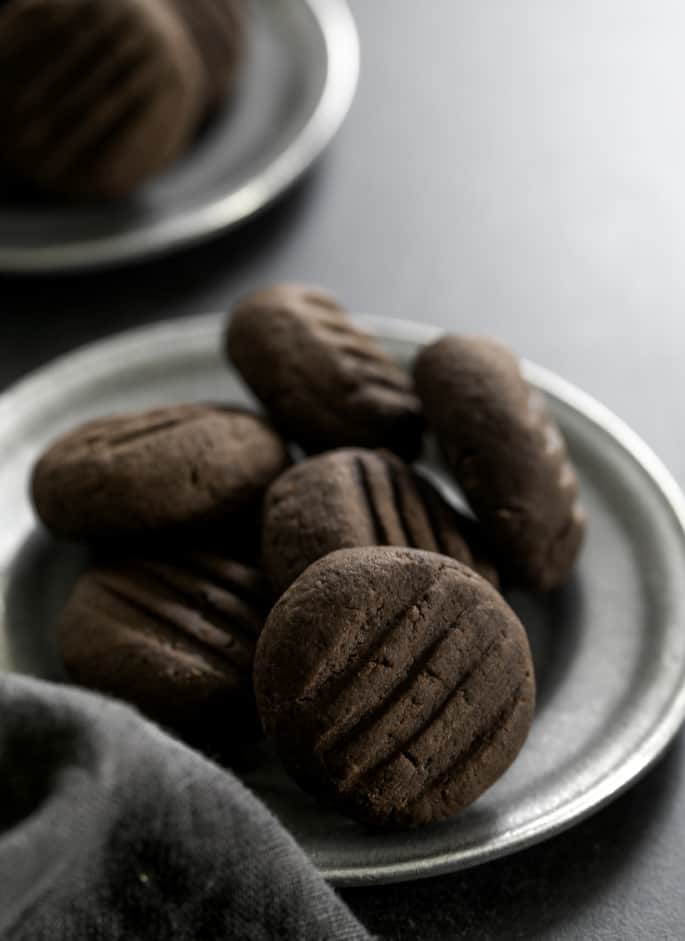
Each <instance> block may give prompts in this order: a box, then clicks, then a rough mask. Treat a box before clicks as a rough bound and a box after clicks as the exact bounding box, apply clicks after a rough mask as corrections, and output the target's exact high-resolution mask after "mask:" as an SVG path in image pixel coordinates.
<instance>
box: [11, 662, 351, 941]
mask: <svg viewBox="0 0 685 941" xmlns="http://www.w3.org/2000/svg"><path fill="white" fill-rule="evenodd" d="M368 937H369V936H368V935H367V933H366V932H365V931H364V929H363V928H362V927H361V926H360V925H359V923H358V922H357V921H356V920H355V918H354V917H353V916H352V914H351V913H350V912H349V911H348V909H347V908H346V907H345V905H344V904H343V903H342V902H341V901H340V899H338V897H337V896H336V895H335V893H334V892H333V891H332V890H331V889H330V888H329V886H328V885H326V883H325V882H324V881H323V880H322V879H321V878H320V876H319V875H318V873H317V872H316V871H315V870H314V868H313V867H312V865H311V864H310V863H309V861H308V860H307V858H306V857H305V855H304V853H303V852H302V850H301V849H300V848H299V847H298V846H297V844H296V843H295V842H294V841H293V840H292V839H291V837H290V836H289V835H288V834H287V833H286V831H285V830H284V829H283V828H282V827H281V826H280V824H279V823H278V822H277V821H276V819H275V818H274V817H273V816H272V815H271V814H270V813H269V811H268V810H267V809H266V808H265V807H264V806H263V805H262V804H261V803H260V802H259V801H258V800H257V799H256V798H255V797H254V796H253V795H252V794H250V793H249V792H248V791H247V790H246V789H245V788H244V787H243V786H242V784H241V783H240V782H239V781H238V780H237V779H236V778H235V777H234V776H233V775H232V774H230V773H229V772H226V771H224V770H222V769H220V768H219V767H217V766H215V765H213V764H212V763H211V762H209V761H206V760H205V759H204V758H202V757H201V756H200V755H199V754H196V753H195V752H193V751H191V750H190V749H188V748H185V747H184V746H183V745H181V744H180V743H178V742H176V741H174V740H173V739H171V738H170V737H168V736H166V735H165V734H164V733H163V732H161V731H160V730H158V729H157V728H156V727H155V726H153V725H151V724H150V723H148V722H145V721H144V720H143V719H141V718H140V717H139V716H138V715H137V714H136V713H135V712H133V711H132V710H130V709H128V708H126V707H125V706H121V705H119V704H117V703H114V702H110V701H108V700H106V699H104V698H101V697H98V696H94V695H90V694H88V693H84V692H81V691H78V690H74V689H67V688H64V687H60V686H53V685H50V684H47V683H41V682H38V681H36V680H31V679H26V678H22V677H19V676H14V675H10V676H4V677H2V678H0V938H2V939H3V941H43V939H45V941H48V939H49V941H67V939H69V941H76V939H78V941H91V939H93V941H100V939H107V941H110V939H112V941H114V939H117V941H118V939H126V941H136V939H141V941H156V939H165V941H167V939H168V941H172V939H173V941H186V939H193V941H214V939H229V938H230V939H246V941H252V939H271V938H277V939H284V941H289V939H303V941H308V939H316V941H318V939H321V941H325V939H329V938H330V939H344V941H357V939H364V938H368Z"/></svg>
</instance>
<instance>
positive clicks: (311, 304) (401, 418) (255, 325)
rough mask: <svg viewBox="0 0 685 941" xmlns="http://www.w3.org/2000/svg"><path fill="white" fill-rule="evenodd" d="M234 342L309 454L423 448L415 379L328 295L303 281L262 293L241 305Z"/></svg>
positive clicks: (243, 366)
mask: <svg viewBox="0 0 685 941" xmlns="http://www.w3.org/2000/svg"><path fill="white" fill-rule="evenodd" d="M227 345H228V354H229V357H230V359H231V360H232V362H233V363H234V364H235V366H236V367H237V369H238V370H239V371H240V373H241V375H242V376H243V379H244V380H245V381H246V382H247V384H248V385H249V386H250V388H251V389H252V391H253V392H254V393H255V395H256V396H257V397H258V398H259V399H260V400H261V402H262V403H263V404H264V406H265V407H266V409H267V411H268V412H269V414H270V415H271V417H272V419H273V421H274V423H275V424H276V426H277V427H279V428H280V429H281V430H282V431H283V433H284V434H285V435H286V436H288V437H290V438H292V439H293V440H295V441H297V442H298V444H300V445H302V447H303V448H304V449H305V450H306V451H310V452H314V451H324V450H326V449H328V448H335V447H340V446H344V445H360V446H362V447H387V448H390V449H391V450H392V451H396V452H397V453H398V454H401V455H403V456H405V457H414V456H415V455H416V454H417V453H418V451H419V449H420V447H421V435H422V427H423V421H422V417H421V408H420V405H419V402H418V399H417V398H416V396H415V394H414V390H413V384H412V381H411V379H410V377H409V376H408V375H407V374H406V373H405V372H404V370H403V369H401V368H400V366H398V365H397V363H395V362H394V361H393V360H392V359H390V357H389V356H386V354H385V353H384V352H383V351H382V350H381V349H380V347H379V346H378V345H377V344H376V342H375V340H374V339H373V338H372V337H371V336H369V335H368V334H366V333H364V332H363V331H361V330H359V329H357V328H356V327H355V326H354V324H353V323H352V321H351V320H350V319H349V318H348V317H347V315H346V313H345V311H344V310H343V309H342V307H340V306H339V305H338V304H337V303H336V302H335V301H334V300H333V299H332V298H330V297H328V296H327V295H325V294H322V293H320V292H319V291H317V290H313V289H311V288H307V287H303V286H301V285H278V286H276V287H272V288H269V289H267V290H263V291H257V292H255V293H254V294H251V295H249V296H248V297H246V298H244V300H242V301H241V302H240V303H239V304H238V306H237V307H236V308H235V310H234V312H233V316H232V318H231V321H230V324H229V328H228V340H227Z"/></svg>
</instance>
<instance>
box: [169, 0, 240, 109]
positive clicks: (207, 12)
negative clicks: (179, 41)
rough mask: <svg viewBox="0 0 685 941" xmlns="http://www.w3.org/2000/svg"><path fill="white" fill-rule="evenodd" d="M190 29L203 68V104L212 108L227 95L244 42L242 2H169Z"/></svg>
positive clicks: (233, 79) (234, 76) (226, 0)
mask: <svg viewBox="0 0 685 941" xmlns="http://www.w3.org/2000/svg"><path fill="white" fill-rule="evenodd" d="M169 2H171V4H172V6H174V7H175V9H176V10H177V11H178V13H179V15H180V16H181V18H182V20H183V21H184V23H185V24H186V26H187V27H188V29H189V30H190V34H191V36H192V38H193V40H194V42H195V45H196V47H197V49H198V51H199V53H200V59H201V61H202V64H203V66H204V70H205V78H206V87H207V105H208V107H209V108H213V107H216V106H217V105H218V104H220V103H221V102H222V100H223V99H224V98H225V97H226V95H227V94H228V92H230V90H231V88H232V86H233V84H234V82H235V79H236V75H237V72H238V66H239V64H240V61H241V58H242V52H243V46H244V41H245V28H246V25H247V9H246V3H245V0H169Z"/></svg>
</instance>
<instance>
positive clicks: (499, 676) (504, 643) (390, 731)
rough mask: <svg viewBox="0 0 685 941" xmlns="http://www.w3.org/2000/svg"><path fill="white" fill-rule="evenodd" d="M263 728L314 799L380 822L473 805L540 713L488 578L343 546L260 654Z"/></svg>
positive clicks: (511, 627)
mask: <svg viewBox="0 0 685 941" xmlns="http://www.w3.org/2000/svg"><path fill="white" fill-rule="evenodd" d="M254 682H255V693H256V696H257V708H258V710H259V714H260V717H261V719H262V723H263V725H264V728H265V731H266V732H267V734H269V735H273V737H274V739H275V741H276V745H277V747H278V750H279V753H280V755H281V758H282V759H283V762H284V764H285V765H286V767H287V768H288V770H289V771H290V772H291V774H292V775H293V776H294V777H295V779H296V780H297V781H298V782H299V783H300V784H301V786H302V787H304V788H305V789H306V790H307V791H310V792H311V793H312V794H314V795H316V796H318V797H319V798H320V799H322V800H324V801H325V802H327V803H329V804H332V805H333V806H335V807H337V808H338V809H339V810H340V811H341V812H343V813H345V814H347V815H349V816H351V817H354V818H356V819H358V820H361V821H364V822H366V823H369V824H373V825H380V826H414V825H417V824H424V823H430V822H432V821H434V820H442V819H444V818H446V817H449V816H451V815H452V814H454V813H456V812H457V811H459V810H461V809H462V808H463V807H466V806H467V805H468V804H470V803H471V802H472V801H474V800H475V799H476V798H477V797H478V796H479V795H480V794H481V793H482V792H483V791H484V790H485V789H486V788H488V787H489V786H490V785H491V784H493V783H494V782H495V781H496V780H497V778H499V777H500V775H502V774H503V773H504V771H505V770H506V769H507V768H508V767H509V765H510V764H511V762H512V761H513V760H514V758H515V757H516V755H517V754H518V752H519V750H520V748H521V746H522V745H523V742H524V741H525V738H526V736H527V734H528V729H529V727H530V723H531V720H532V716H533V710H534V700H535V681H534V676H533V665H532V661H531V656H530V650H529V647H528V641H527V637H526V633H525V631H524V630H523V627H522V626H521V624H520V622H519V621H518V619H517V617H516V615H515V614H514V612H513V611H512V610H511V609H510V608H509V607H508V605H507V604H506V602H505V601H504V600H503V598H502V597H501V595H499V593H498V592H497V591H496V590H495V589H494V588H493V587H492V586H491V585H489V584H488V582H486V581H485V579H483V578H481V577H480V576H479V575H477V574H476V573H475V572H473V571H472V570H471V569H468V568H466V567H465V566H464V565H462V564H461V563H459V562H457V561H455V560H453V559H448V558H446V557H445V556H441V555H436V554H434V553H431V552H423V551H420V550H417V549H397V548H387V547H386V548H366V549H341V550H339V551H337V552H332V553H331V554H330V555H327V556H325V558H323V559H320V560H319V561H318V562H315V563H314V564H313V565H311V566H310V567H309V568H308V569H307V570H306V571H305V572H304V574H302V575H301V576H300V577H299V578H298V579H297V581H296V582H294V583H293V584H292V585H291V586H290V588H289V589H288V590H287V591H286V592H285V594H284V595H283V596H282V597H281V599H280V601H278V602H277V604H276V606H275V607H274V609H273V610H272V612H271V614H270V615H269V617H268V619H267V622H266V624H265V626H264V630H263V631H262V634H261V636H260V639H259V641H258V643H257V654H256V657H255V664H254Z"/></svg>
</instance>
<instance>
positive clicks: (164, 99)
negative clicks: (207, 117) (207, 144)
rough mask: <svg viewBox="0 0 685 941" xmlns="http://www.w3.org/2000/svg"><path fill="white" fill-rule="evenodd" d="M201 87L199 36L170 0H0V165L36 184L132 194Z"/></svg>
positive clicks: (189, 121)
mask: <svg viewBox="0 0 685 941" xmlns="http://www.w3.org/2000/svg"><path fill="white" fill-rule="evenodd" d="M206 95H207V88H206V78H205V71H204V67H203V65H202V62H201V60H200V56H199V54H198V52H197V50H196V48H195V44H194V42H193V40H192V39H191V37H190V35H189V33H188V29H187V27H186V26H185V25H184V24H183V23H182V22H181V20H180V19H179V17H178V16H177V14H176V12H175V11H174V10H173V9H172V8H171V7H170V6H169V5H168V3H167V2H161V0H59V2H55V0H12V2H10V3H6V4H3V5H2V6H0V162H2V163H4V164H6V165H7V166H8V167H9V168H11V169H12V170H13V171H14V172H16V173H17V174H18V175H20V176H21V177H22V178H24V179H26V180H28V181H29V182H31V183H34V184H36V185H38V186H41V187H43V188H44V189H47V190H50V191H54V192H57V193H65V194H80V195H88V196H105V197H112V196H121V195H124V194H126V193H129V192H130V191H132V190H133V189H134V188H135V187H136V186H137V185H138V184H140V183H141V182H143V181H144V180H146V179H147V178H149V177H150V176H152V175H153V174H155V173H157V172H158V171H159V170H161V169H162V168H163V167H165V166H166V165H167V164H168V163H170V162H171V161H172V160H173V159H174V158H175V157H177V156H178V155H179V154H180V152H181V151H182V150H183V149H184V148H185V146H186V145H187V144H188V142H189V141H190V139H191V137H192V135H193V133H194V132H195V130H196V128H197V125H198V122H199V120H200V118H201V116H202V114H203V112H204V110H205V107H206Z"/></svg>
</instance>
